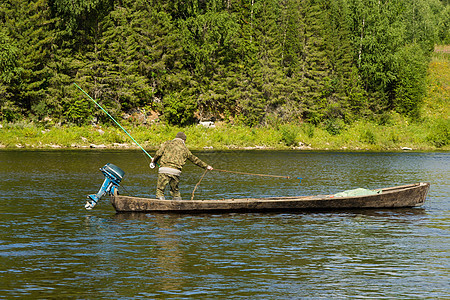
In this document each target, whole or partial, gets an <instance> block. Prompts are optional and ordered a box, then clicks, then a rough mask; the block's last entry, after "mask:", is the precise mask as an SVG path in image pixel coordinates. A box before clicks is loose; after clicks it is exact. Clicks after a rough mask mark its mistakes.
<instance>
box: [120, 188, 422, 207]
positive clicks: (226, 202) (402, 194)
mask: <svg viewBox="0 0 450 300" xmlns="http://www.w3.org/2000/svg"><path fill="white" fill-rule="evenodd" d="M429 186H430V184H429V183H424V182H421V183H415V184H410V185H403V186H397V187H390V188H384V189H380V190H381V193H379V194H374V195H366V196H355V197H336V196H334V195H319V196H300V197H271V198H242V199H219V200H158V199H151V198H141V197H131V196H122V195H118V194H117V193H116V194H115V195H113V196H111V204H112V205H113V207H114V209H115V210H116V211H117V212H180V213H181V212H185V213H208V212H232V211H244V212H254V211H304V210H338V209H367V208H400V207H417V206H421V205H423V204H424V202H425V198H426V195H427V193H428V189H429Z"/></svg>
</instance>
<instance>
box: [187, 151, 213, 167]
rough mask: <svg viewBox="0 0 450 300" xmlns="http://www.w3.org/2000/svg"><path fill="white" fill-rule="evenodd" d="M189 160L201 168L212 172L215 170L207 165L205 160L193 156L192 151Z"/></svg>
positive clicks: (189, 153)
mask: <svg viewBox="0 0 450 300" xmlns="http://www.w3.org/2000/svg"><path fill="white" fill-rule="evenodd" d="M188 151H189V150H188ZM187 159H189V160H190V161H191V162H192V163H194V164H196V165H197V166H199V167H200V168H203V169H208V170H212V169H213V167H211V166H210V165H208V164H207V163H205V162H204V161H203V160H201V159H200V158H198V157H197V156H195V155H194V154H192V153H191V151H189V152H188V156H187Z"/></svg>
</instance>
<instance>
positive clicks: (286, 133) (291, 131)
mask: <svg viewBox="0 0 450 300" xmlns="http://www.w3.org/2000/svg"><path fill="white" fill-rule="evenodd" d="M298 131H299V128H298V127H297V126H294V125H288V124H286V125H281V126H280V132H281V140H282V141H283V143H284V144H285V145H286V146H293V145H295V144H296V142H297V136H298Z"/></svg>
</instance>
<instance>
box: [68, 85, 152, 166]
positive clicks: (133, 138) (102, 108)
mask: <svg viewBox="0 0 450 300" xmlns="http://www.w3.org/2000/svg"><path fill="white" fill-rule="evenodd" d="M73 84H74V85H75V86H76V87H77V88H78V89H79V90H80V91H82V92H83V93H84V94H85V95H86V96H88V97H89V99H91V100H92V102H94V103H95V104H97V106H98V107H100V108H101V110H103V111H104V112H105V114H106V115H107V116H108V117H110V118H111V120H113V121H114V123H116V124H117V125H118V126H119V127H120V128H121V129H122V130H123V131H124V132H125V133H126V134H127V135H128V136H129V137H130V138H131V139H132V140H133V142H134V143H135V144H136V145H138V146H139V147H140V148H141V149H142V151H144V153H145V154H147V156H148V157H150V159H152V157H151V156H150V154H148V152H147V151H145V149H144V148H142V146H141V145H140V144H139V143H138V142H136V140H135V139H134V138H133V137H132V136H131V134H129V133H128V131H126V129H125V128H123V127H122V126H121V125H120V124H119V123H118V122H117V121H116V120H115V119H114V118H113V117H112V116H111V115H110V114H109V113H108V112H107V111H106V110H105V109H104V108H103V107H101V105H100V104H98V103H97V102H96V101H95V100H94V99H92V97H91V96H89V94H88V93H86V92H85V91H83V89H82V88H80V87H79V86H78V84H76V83H75V82H74V83H73Z"/></svg>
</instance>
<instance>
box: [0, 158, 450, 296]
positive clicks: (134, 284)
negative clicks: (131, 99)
mask: <svg viewBox="0 0 450 300" xmlns="http://www.w3.org/2000/svg"><path fill="white" fill-rule="evenodd" d="M196 154H197V155H198V156H199V157H200V158H201V159H203V160H205V161H206V162H208V163H210V164H211V165H213V166H214V167H216V168H219V169H225V170H232V171H242V172H252V173H264V174H273V175H289V176H292V177H294V178H296V177H302V178H303V179H302V181H301V183H300V181H299V180H286V179H277V178H268V177H257V176H249V175H236V174H231V173H224V172H217V171H213V172H210V173H208V174H206V176H205V177H204V179H203V180H202V182H201V184H200V185H199V188H198V189H197V190H196V192H195V197H196V199H217V198H230V197H248V196H252V197H253V196H254V197H262V196H293V195H314V194H328V193H336V192H340V191H343V190H346V189H353V188H357V187H364V188H380V187H387V186H393V185H401V184H408V183H414V182H420V181H427V182H430V183H431V188H430V192H429V195H428V198H427V201H426V203H425V206H424V207H423V208H416V209H394V210H361V211H358V210H357V211H337V212H309V213H306V212H305V213H270V214H262V213H230V214H211V215H206V214H201V215H176V214H116V213H115V211H114V210H113V208H112V206H111V205H110V204H109V200H108V199H107V197H104V198H103V199H102V200H101V201H100V202H99V204H98V205H97V206H96V207H95V208H94V210H92V211H86V210H85V209H84V203H85V201H86V199H85V197H86V195H87V194H91V193H96V192H97V191H98V188H99V187H100V185H101V183H102V181H103V175H102V174H101V173H100V172H99V170H98V169H99V168H100V167H102V166H103V165H104V164H105V163H108V162H110V163H113V164H116V165H117V166H119V167H120V168H122V169H123V170H124V171H125V172H126V174H125V177H124V180H123V181H122V183H123V185H124V186H125V188H126V191H125V190H122V193H124V194H132V195H140V196H154V190H155V185H156V172H155V171H154V170H150V169H149V168H148V162H147V160H146V158H145V157H144V156H143V154H142V153H141V152H138V151H5V150H4V151H0V201H1V206H0V298H1V299H14V298H25V299H166V298H173V299H205V298H208V299H308V298H309V299H339V298H340V299H349V298H350V299H351V298H355V299H393V298H401V299H424V298H428V299H450V284H449V282H450V271H449V270H450V251H449V250H450V247H449V245H450V229H449V224H450V213H449V207H450V205H449V204H450V197H449V192H450V187H449V182H450V164H449V162H450V153H347V152H346V153H329V152H291V151H285V152H283V151H277V152H275V151H235V152H197V153H196ZM202 174H203V170H202V169H199V168H197V167H195V166H193V165H192V164H191V163H189V162H188V163H187V165H186V167H185V168H184V170H183V174H182V182H181V189H182V196H183V198H186V199H188V198H190V197H191V193H192V190H193V188H194V186H195V185H196V183H197V182H198V181H199V179H200V177H201V176H202Z"/></svg>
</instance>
